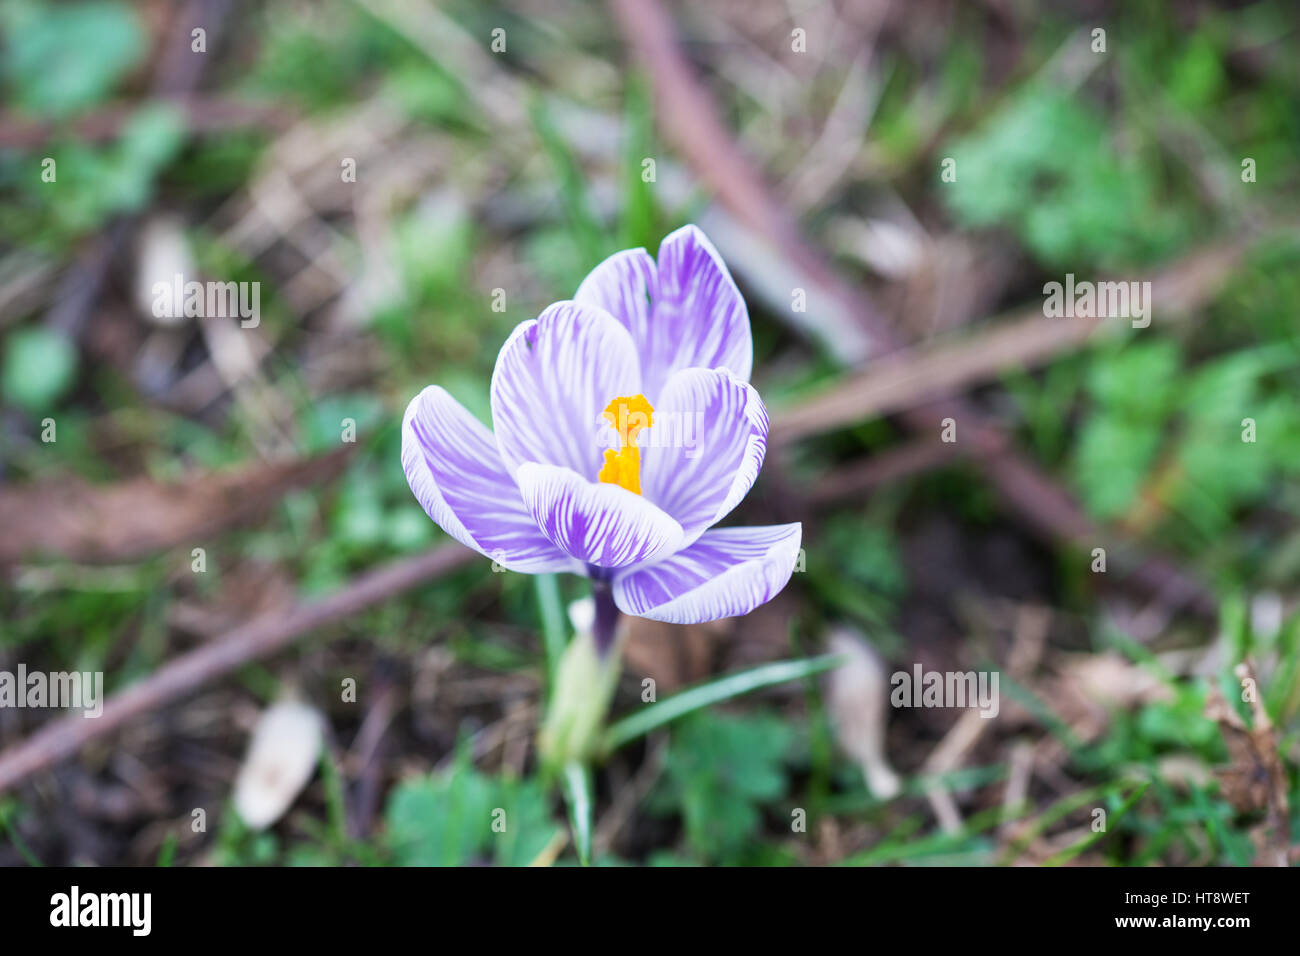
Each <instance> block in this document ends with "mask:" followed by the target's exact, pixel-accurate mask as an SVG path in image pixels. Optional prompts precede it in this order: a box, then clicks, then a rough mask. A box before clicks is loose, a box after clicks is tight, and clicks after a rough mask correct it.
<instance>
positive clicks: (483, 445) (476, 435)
mask: <svg viewBox="0 0 1300 956" xmlns="http://www.w3.org/2000/svg"><path fill="white" fill-rule="evenodd" d="M402 470H403V471H405V472H406V480H407V482H409V483H410V485H411V491H412V492H414V493H415V497H416V500H418V501H419V502H420V504H421V505H423V506H424V510H425V511H426V512H428V515H429V517H430V518H432V519H433V520H434V521H435V522H436V523H437V524H438V526H439V527H441V528H442V529H443V530H444V531H446V532H447V533H448V534H449V535H451V536H452V537H453V538H455V539H456V540H457V541H459V542H460V543H461V544H464V545H467V546H469V547H471V548H473V549H474V550H476V551H479V552H481V553H482V554H485V555H487V556H488V557H490V558H492V559H493V560H494V561H497V562H498V563H500V564H502V565H504V566H505V567H507V568H509V569H510V570H511V571H523V572H526V573H530V574H537V573H540V572H543V571H575V570H580V568H578V567H577V566H576V564H575V562H574V560H573V559H572V558H571V557H569V556H568V555H567V554H565V553H564V552H563V551H561V550H560V549H559V548H557V547H556V546H555V545H554V544H552V543H551V541H549V540H548V539H547V538H546V537H545V536H544V535H543V534H542V532H541V531H540V530H539V529H538V527H537V522H536V521H534V520H533V516H532V514H530V513H529V511H528V510H527V509H526V508H525V507H524V502H523V499H522V498H521V497H520V496H519V489H518V487H516V485H515V483H514V479H512V478H511V477H510V473H509V472H507V471H506V468H505V465H504V464H503V463H502V461H501V453H500V452H499V451H498V450H497V443H496V440H495V439H494V438H493V437H492V433H491V432H490V431H488V430H487V428H486V427H485V426H484V425H483V423H482V422H480V421H479V420H478V419H477V418H475V417H474V416H473V415H471V414H470V413H469V411H468V410H467V409H466V408H465V407H464V406H463V405H461V404H460V403H459V402H457V401H456V400H455V399H454V398H452V397H451V396H450V395H448V394H447V392H446V390H445V389H442V388H440V387H438V386H437V385H430V386H429V387H428V388H426V389H425V390H424V391H422V392H421V393H420V394H419V395H417V396H415V398H413V399H411V403H410V404H409V405H408V406H406V414H405V416H403V418H402Z"/></svg>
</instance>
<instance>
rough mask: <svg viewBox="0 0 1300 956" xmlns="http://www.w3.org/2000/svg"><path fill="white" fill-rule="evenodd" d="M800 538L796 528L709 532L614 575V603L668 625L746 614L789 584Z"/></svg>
mask: <svg viewBox="0 0 1300 956" xmlns="http://www.w3.org/2000/svg"><path fill="white" fill-rule="evenodd" d="M802 534H803V531H802V526H801V525H799V524H785V525H769V526H766V527H759V528H714V529H713V530H712V531H706V532H704V534H703V535H701V536H700V539H699V540H698V541H696V542H695V543H694V544H693V545H691V546H690V547H689V548H686V549H685V550H682V551H679V552H677V553H676V554H674V555H673V556H672V557H670V558H666V559H664V560H662V561H658V562H656V563H654V564H650V565H646V566H643V567H638V568H629V569H628V570H626V571H624V572H623V573H621V574H620V575H618V576H617V577H616V578H615V579H614V603H616V604H617V605H618V607H619V610H621V611H622V612H623V613H624V614H631V615H634V616H636V617H648V618H650V619H651V620H653V621H667V622H668V623H670V624H702V623H704V622H705V621H716V620H718V619H719V618H724V617H737V616H739V615H741V614H748V613H749V612H750V611H752V610H753V609H754V608H756V607H758V606H759V605H760V604H764V603H766V602H767V601H770V600H771V599H772V598H773V597H775V596H776V594H777V593H778V592H779V591H780V590H781V589H782V588H783V587H785V585H786V583H787V582H788V581H789V580H790V575H791V574H792V573H793V572H794V566H795V562H796V561H797V560H798V557H799V542H800V539H801V537H802Z"/></svg>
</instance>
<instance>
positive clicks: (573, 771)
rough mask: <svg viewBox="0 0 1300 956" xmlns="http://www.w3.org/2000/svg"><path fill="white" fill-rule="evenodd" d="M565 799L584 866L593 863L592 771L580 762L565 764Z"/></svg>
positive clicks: (579, 857) (575, 843)
mask: <svg viewBox="0 0 1300 956" xmlns="http://www.w3.org/2000/svg"><path fill="white" fill-rule="evenodd" d="M564 801H565V803H567V804H568V805H569V825H570V826H571V827H572V829H573V845H574V847H575V848H576V849H577V851H578V861H579V862H580V863H581V864H582V865H583V866H588V865H590V863H591V773H590V771H588V769H587V768H586V766H584V765H583V764H580V763H568V764H565V765H564Z"/></svg>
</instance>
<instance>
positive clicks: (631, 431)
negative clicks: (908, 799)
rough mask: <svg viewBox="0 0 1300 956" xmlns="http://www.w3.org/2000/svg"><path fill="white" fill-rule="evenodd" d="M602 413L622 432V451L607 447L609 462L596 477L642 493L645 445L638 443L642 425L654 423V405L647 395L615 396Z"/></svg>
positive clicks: (620, 436) (606, 461)
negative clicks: (639, 446)
mask: <svg viewBox="0 0 1300 956" xmlns="http://www.w3.org/2000/svg"><path fill="white" fill-rule="evenodd" d="M601 414H602V415H604V417H605V421H607V422H609V427H610V428H612V429H614V431H616V432H617V433H618V451H614V450H613V449H606V451H605V464H604V466H603V467H602V468H601V469H600V474H598V475H597V476H596V480H597V481H603V482H605V483H606V484H610V485H618V486H619V487H620V488H626V489H627V490H628V491H631V492H633V493H634V494H638V495H639V494H641V449H640V448H637V447H636V436H637V433H638V432H639V431H641V429H643V428H648V427H649V426H651V425H653V424H654V409H653V408H651V407H650V403H649V402H648V401H646V397H645V396H644V395H632V396H630V397H619V398H616V399H614V400H613V401H612V402H610V403H609V404H608V405H607V406H606V407H605V411H604V412H602V413H601Z"/></svg>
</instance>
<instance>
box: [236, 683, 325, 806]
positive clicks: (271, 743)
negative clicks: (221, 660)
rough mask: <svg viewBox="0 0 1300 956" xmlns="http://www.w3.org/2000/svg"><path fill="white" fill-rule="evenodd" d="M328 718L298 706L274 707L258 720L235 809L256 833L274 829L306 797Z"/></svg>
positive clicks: (282, 704)
mask: <svg viewBox="0 0 1300 956" xmlns="http://www.w3.org/2000/svg"><path fill="white" fill-rule="evenodd" d="M322 726H323V719H322V717H321V715H320V713H319V712H318V711H317V710H315V709H314V708H312V707H308V706H307V705H306V704H303V703H299V702H298V701H281V702H280V703H278V704H274V705H272V706H271V707H269V708H267V710H266V711H265V712H264V713H263V714H262V716H261V717H260V718H259V719H258V722H257V726H256V727H254V728H253V737H252V740H250V741H249V744H248V753H247V755H245V757H244V763H243V766H241V767H240V768H239V776H238V777H237V778H236V779H235V809H236V810H237V811H238V812H239V815H240V817H242V818H243V820H244V822H245V823H247V824H248V825H249V826H250V827H252V828H253V829H255V830H261V829H265V828H266V827H269V826H270V825H271V824H272V823H274V822H275V821H276V820H278V819H280V817H282V816H284V813H285V811H286V810H288V809H289V806H290V805H291V804H292V803H293V801H294V800H295V799H296V798H297V796H298V794H299V793H301V792H302V789H303V787H305V786H306V785H307V781H308V780H310V779H311V776H312V773H313V772H314V771H315V769H316V761H317V760H318V759H319V758H320V750H321V743H322V733H321V731H322Z"/></svg>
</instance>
